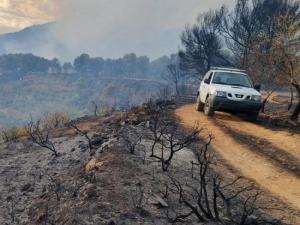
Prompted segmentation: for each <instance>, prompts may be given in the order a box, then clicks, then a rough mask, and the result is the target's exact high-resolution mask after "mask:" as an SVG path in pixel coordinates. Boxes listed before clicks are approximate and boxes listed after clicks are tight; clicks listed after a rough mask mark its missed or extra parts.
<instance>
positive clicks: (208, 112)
mask: <svg viewBox="0 0 300 225" xmlns="http://www.w3.org/2000/svg"><path fill="white" fill-rule="evenodd" d="M204 114H205V115H206V116H213V115H214V109H213V108H212V107H211V106H210V101H209V97H207V98H206V101H205V105H204Z"/></svg>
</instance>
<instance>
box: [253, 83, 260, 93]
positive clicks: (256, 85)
mask: <svg viewBox="0 0 300 225" xmlns="http://www.w3.org/2000/svg"><path fill="white" fill-rule="evenodd" d="M254 89H255V90H257V91H258V92H260V89H261V85H260V84H255V85H254Z"/></svg>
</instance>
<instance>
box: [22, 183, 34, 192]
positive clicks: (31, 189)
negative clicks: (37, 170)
mask: <svg viewBox="0 0 300 225" xmlns="http://www.w3.org/2000/svg"><path fill="white" fill-rule="evenodd" d="M33 190H34V189H33V187H32V186H31V184H29V183H28V184H25V185H23V186H22V187H21V191H22V192H29V191H33Z"/></svg>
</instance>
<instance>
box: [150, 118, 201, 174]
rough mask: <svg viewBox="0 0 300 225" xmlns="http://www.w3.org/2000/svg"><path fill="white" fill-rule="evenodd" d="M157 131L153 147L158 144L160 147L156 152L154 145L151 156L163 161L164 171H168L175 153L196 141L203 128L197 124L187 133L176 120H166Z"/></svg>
mask: <svg viewBox="0 0 300 225" xmlns="http://www.w3.org/2000/svg"><path fill="white" fill-rule="evenodd" d="M156 132H157V133H156V134H155V140H154V141H153V145H152V147H153V146H154V147H155V146H156V145H157V144H158V145H159V146H160V149H159V151H156V152H155V149H154V147H153V148H152V155H151V156H152V157H153V158H156V159H158V160H159V161H160V162H161V168H162V170H163V171H167V170H168V168H169V167H170V165H171V162H172V159H173V157H174V155H175V154H176V153H177V152H179V151H181V150H183V149H184V148H186V147H188V146H190V145H191V144H192V143H194V142H196V141H197V140H198V137H199V133H200V132H201V130H200V129H199V128H198V127H197V126H195V127H194V128H193V129H192V130H190V131H187V132H186V133H185V132H184V131H182V130H181V128H180V125H179V124H177V123H176V122H175V121H173V120H169V121H168V120H165V121H162V122H161V124H160V126H159V128H158V129H157V130H156Z"/></svg>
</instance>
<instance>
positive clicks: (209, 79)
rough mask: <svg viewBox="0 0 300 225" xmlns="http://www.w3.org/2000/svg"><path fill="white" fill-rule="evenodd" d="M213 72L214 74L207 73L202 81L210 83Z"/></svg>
mask: <svg viewBox="0 0 300 225" xmlns="http://www.w3.org/2000/svg"><path fill="white" fill-rule="evenodd" d="M213 74H214V73H213V72H211V73H210V74H209V76H208V77H205V79H204V82H205V83H206V84H210V82H211V79H212V76H213Z"/></svg>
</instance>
